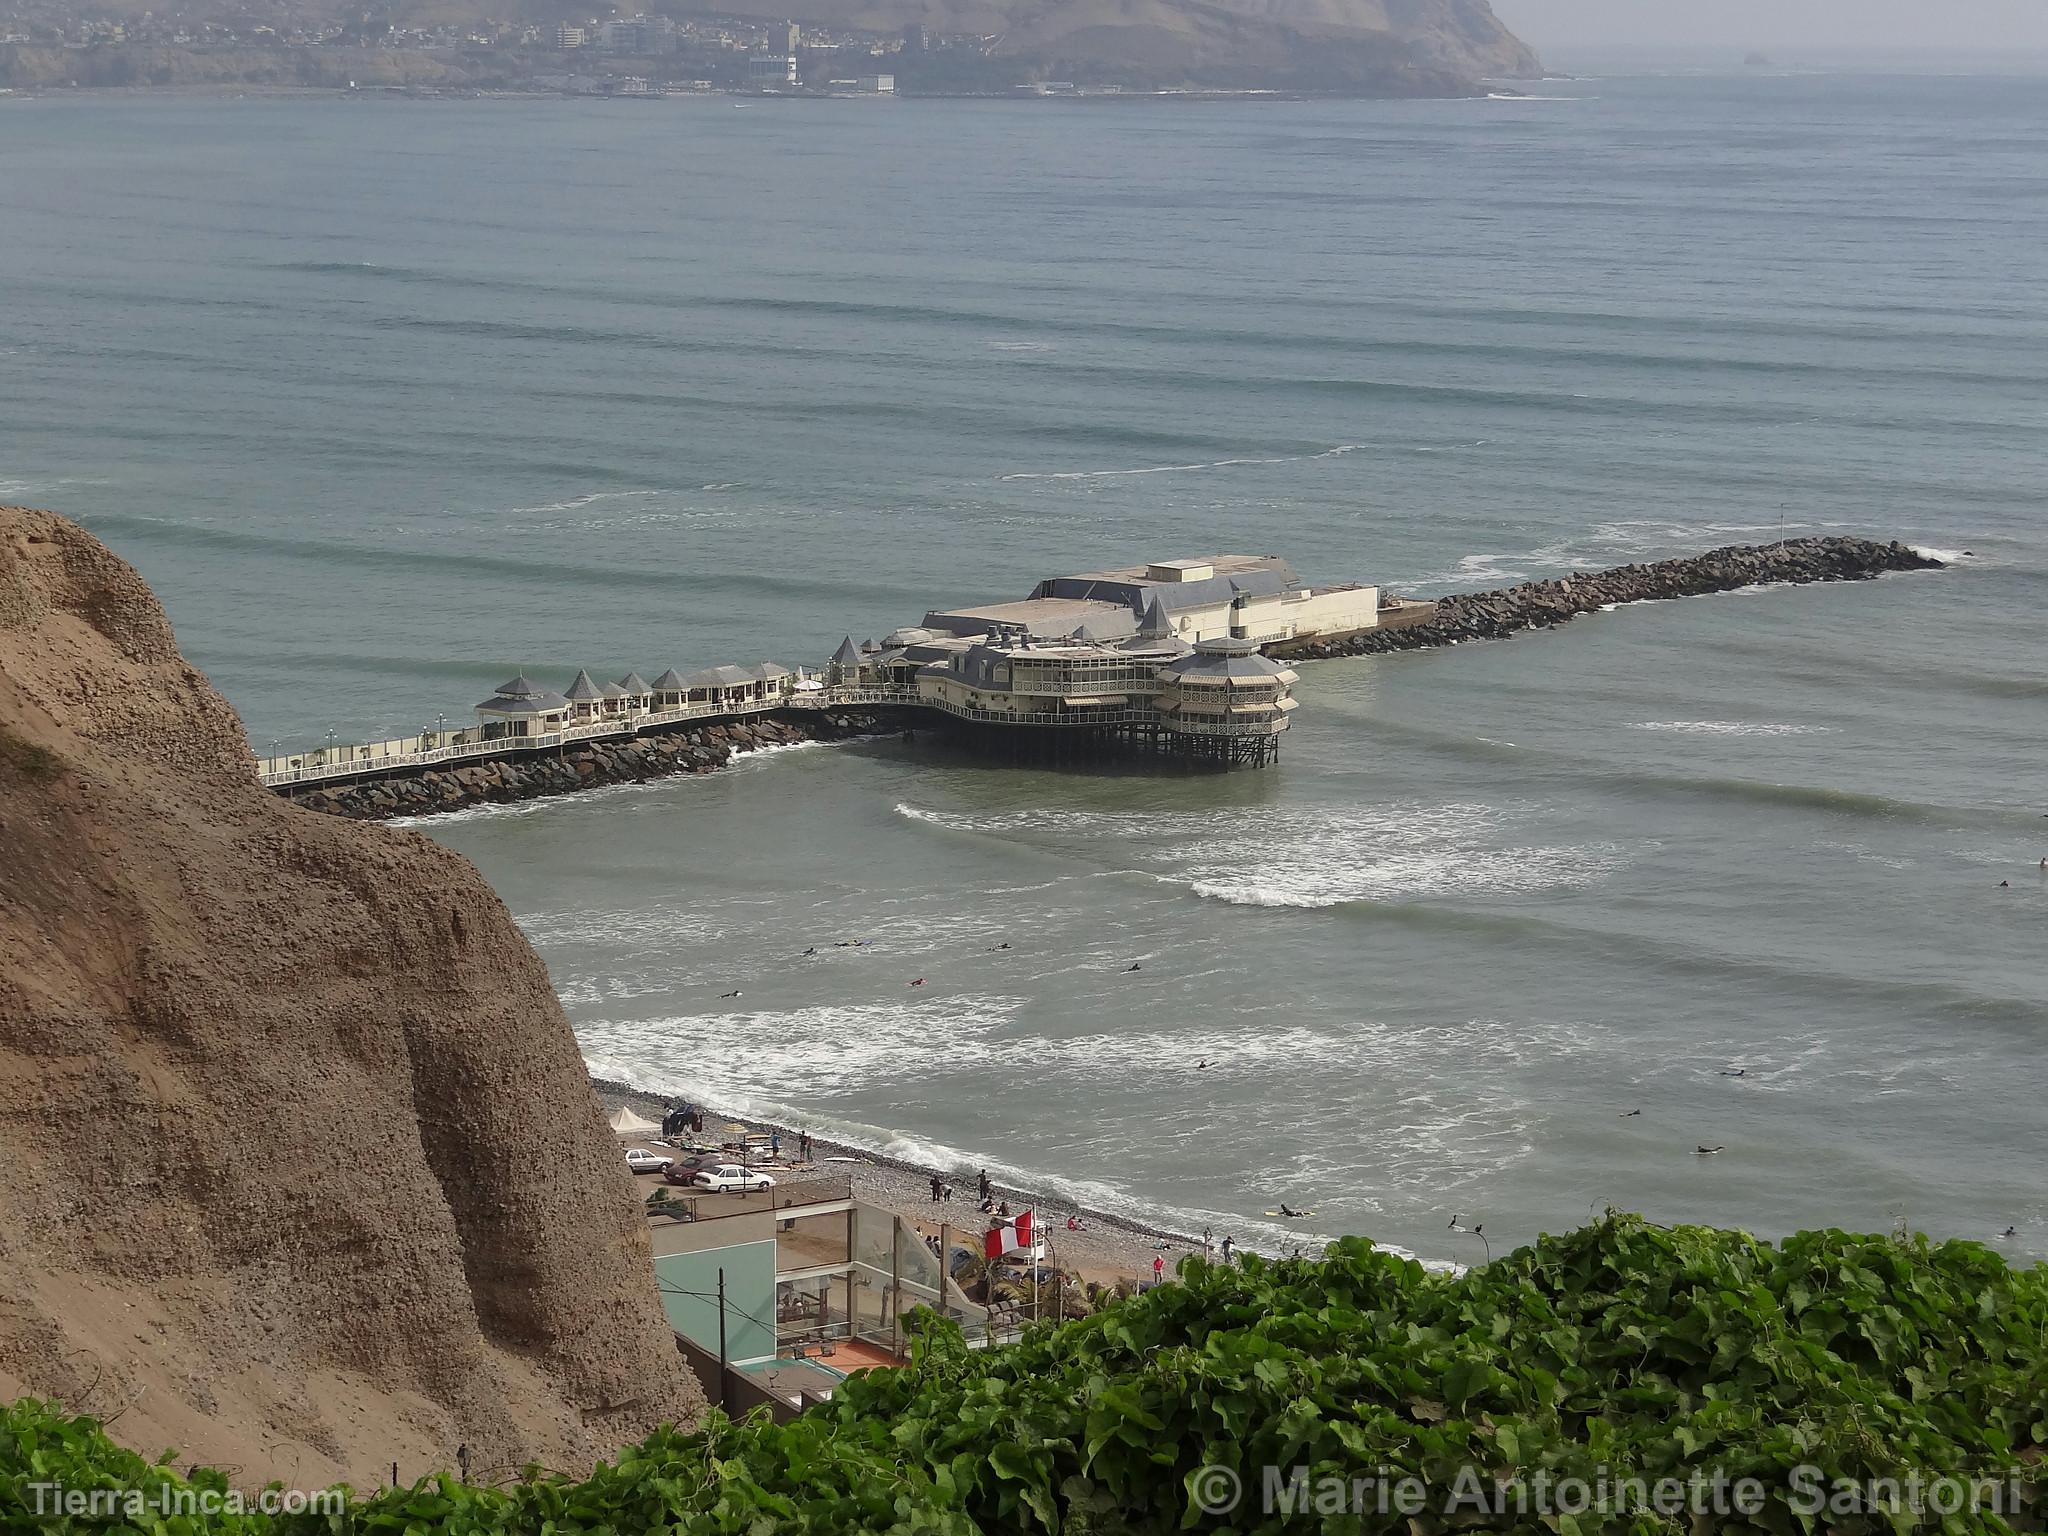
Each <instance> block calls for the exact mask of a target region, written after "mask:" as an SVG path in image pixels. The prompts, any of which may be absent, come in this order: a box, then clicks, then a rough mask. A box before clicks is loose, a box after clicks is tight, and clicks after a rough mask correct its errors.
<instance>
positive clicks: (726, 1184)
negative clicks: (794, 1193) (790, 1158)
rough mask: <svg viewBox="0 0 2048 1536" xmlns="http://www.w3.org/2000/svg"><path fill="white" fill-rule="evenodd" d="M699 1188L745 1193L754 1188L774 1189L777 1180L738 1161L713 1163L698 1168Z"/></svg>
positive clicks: (737, 1193) (738, 1193)
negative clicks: (745, 1166) (743, 1166)
mask: <svg viewBox="0 0 2048 1536" xmlns="http://www.w3.org/2000/svg"><path fill="white" fill-rule="evenodd" d="M697 1187H698V1188H699V1189H717V1190H730V1191H731V1192H732V1193H733V1194H736V1195H743V1194H745V1193H747V1191H749V1190H754V1189H773V1188H774V1187H775V1180H774V1179H773V1178H771V1177H770V1176H769V1175H767V1174H765V1173H763V1172H761V1170H760V1169H758V1168H742V1167H741V1166H740V1165H739V1164H738V1163H712V1164H710V1165H709V1166H708V1167H704V1168H699V1169H698V1170H697Z"/></svg>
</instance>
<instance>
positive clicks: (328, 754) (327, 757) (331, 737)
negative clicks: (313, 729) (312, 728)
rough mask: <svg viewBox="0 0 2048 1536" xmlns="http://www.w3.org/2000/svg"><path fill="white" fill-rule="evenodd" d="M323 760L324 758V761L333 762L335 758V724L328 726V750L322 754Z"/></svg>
mask: <svg viewBox="0 0 2048 1536" xmlns="http://www.w3.org/2000/svg"><path fill="white" fill-rule="evenodd" d="M321 760H322V761H323V762H332V761H333V760H334V727H333V726H329V727H328V728H327V750H326V751H325V752H324V753H323V754H322V757H321Z"/></svg>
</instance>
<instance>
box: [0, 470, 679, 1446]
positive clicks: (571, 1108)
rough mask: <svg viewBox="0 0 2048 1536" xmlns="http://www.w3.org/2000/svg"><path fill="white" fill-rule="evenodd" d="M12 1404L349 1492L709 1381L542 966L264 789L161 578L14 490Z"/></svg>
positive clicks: (1, 1341) (6, 881) (644, 1423)
mask: <svg viewBox="0 0 2048 1536" xmlns="http://www.w3.org/2000/svg"><path fill="white" fill-rule="evenodd" d="M0 1167H4V1168H5V1169H6V1170H7V1176H6V1178H5V1179H4V1180H0V1394H4V1395H6V1396H10V1397H11V1396H17V1395H20V1394H22V1393H35V1394H38V1395H44V1396H56V1397H59V1398H61V1399H62V1400H63V1401H64V1402H66V1403H67V1404H68V1405H70V1406H72V1407H73V1408H75V1409H79V1410H82V1411H91V1412H94V1413H98V1414H100V1415H102V1416H104V1417H107V1418H108V1419H109V1420H110V1423H111V1428H112V1432H113V1433H114V1434H115V1435H116V1437H118V1438H119V1439H121V1440H123V1441H125V1442H127V1443H129V1444H132V1445H134V1446H135V1447H136V1448H137V1449H140V1450H144V1451H150V1452H154V1451H158V1450H161V1449H163V1448H164V1447H165V1446H167V1445H172V1446H176V1447H178V1449H179V1451H180V1453H181V1456H183V1457H186V1458H193V1459H200V1460H205V1461H209V1462H213V1463H215V1464H219V1465H223V1466H231V1467H234V1468H237V1469H238V1470H239V1473H240V1475H241V1476H242V1477H243V1478H244V1479H245V1480H248V1481H252V1482H254V1481H261V1480H263V1479H265V1478H268V1477H273V1476H275V1477H280V1478H283V1479H284V1480H285V1481H286V1482H287V1483H290V1484H292V1485H294V1486H318V1485H320V1484H322V1483H325V1482H327V1481H330V1480H333V1479H335V1478H340V1477H346V1478H349V1479H350V1480H352V1481H354V1482H356V1483H358V1484H359V1485H364V1486H367V1485H369V1484H372V1483H375V1482H378V1481H381V1480H384V1479H387V1478H388V1477H389V1476H390V1468H391V1463H392V1462H393V1461H396V1462H398V1463H399V1468H400V1472H401V1475H402V1476H404V1477H406V1478H407V1479H408V1480H410V1479H411V1478H412V1477H415V1476H417V1475H419V1474H420V1473H421V1472H423V1471H425V1470H427V1469H429V1468H430V1467H438V1466H450V1465H453V1461H454V1454H455V1449H456V1447H457V1445H458V1444H466V1445H467V1446H468V1447H469V1450H470V1453H471V1465H472V1467H473V1468H476V1469H479V1470H482V1469H487V1468H492V1467H501V1468H502V1467H511V1466H516V1465H518V1464H520V1463H523V1462H524V1461H527V1460H529V1459H530V1460H537V1461H540V1462H543V1463H545V1464H547V1465H549V1466H552V1467H558V1468H573V1467H578V1466H581V1465H586V1464H588V1463H589V1462H590V1461H591V1460H593V1459H595V1458H596V1457H598V1456H601V1455H608V1454H610V1453H611V1452H612V1451H614V1450H616V1449H617V1448H618V1447H619V1446H620V1445H622V1444H624V1443H626V1442H627V1441H629V1440H631V1439H634V1438H637V1437H638V1436H640V1435H642V1434H644V1433H645V1432H646V1431H647V1430H648V1429H650V1428H651V1427H653V1426H654V1425H655V1424H657V1423H660V1422H663V1421H671V1420H683V1421H689V1420H692V1419H694V1418H695V1417H696V1415H697V1414H699V1413H700V1412H701V1411H702V1397H701V1394H700V1393H699V1391H698V1389H697V1387H696V1385H695V1382H694V1380H693V1379H692V1378H691V1377H689V1375H688V1374H687V1372H686V1371H685V1369H684V1368H683V1366H682V1363H681V1361H680V1359H679V1357H678V1356H677V1354H676V1352H675V1349H674V1347H673V1343H672V1341H671V1339H670V1335H669V1332H668V1329H667V1327H666V1325H665V1323H664V1321H663V1319H662V1315H661V1310H660V1306H659V1301H658V1297H657V1295H656V1293H655V1290H654V1286H653V1281H652V1266H651V1263H650V1260H649V1256H648V1245H647V1238H646V1234H645V1231H644V1228H643V1226H642V1218H641V1216H640V1214H639V1209H638V1202H637V1200H636V1198H635V1195H634V1191H633V1190H632V1187H631V1181H630V1176H629V1175H628V1174H627V1173H626V1172H625V1170H624V1168H623V1166H622V1164H621V1161H620V1159H619V1156H618V1153H617V1151H616V1148H615V1145H614V1143H613V1141H612V1138H611V1137H610V1135H609V1134H608V1132H607V1131H606V1129H605V1127H604V1125H603V1123H602V1120H601V1118H600V1115H599V1111H598V1107H597V1102H596V1099H595V1098H594V1096H593V1094H592V1092H591V1089H590V1086H589V1083H588V1080H587V1078H586V1076H585V1073H584V1067H583V1062H582V1059H581V1057H580V1056H579V1054H578V1052H577V1049H576V1044H575V1040H574V1038H573V1036H572V1035H571V1032H570V1029H569V1025H568V1021H567V1020H566V1019H565V1018H564V1016H563V1014H562V1011H561V1008H560V1005H559V1004H558V1003H557V1001H556V999H555V996H554V993H553V990H552V989H551V987H550V985H549V983H548V978H547V974H546V971H545V970H544V968H543V967H542V965H541V963H540V960H539V958H538V957H537V956H536V955H535V954H534V953H533V951H532V949H531V948H530V947H529V946H528V945H527V943H526V942H525V940H524V938H523V937H522V936H521V935H520V933H519V931H518V929H517V928H516V927H515V926H514V924H513V922H512V920H511V917H510V915H509V914H508V913H507V912H506V910H505V908H504V906H503V904H502V903H500V902H499V900H498V899H497V897H496V896H495V895H494V894H493V893H492V892H491V890H490V888H489V887H488V886H487V885H486V884H485V883H484V881H483V879H482V878H481V877H480V876H479V875H478V874H477V872H476V871H475V869H474V868H472V867H471V866H470V865H469V863H468V862H467V861H466V860H464V859H462V858H460V857H458V856H457V855H455V854H453V853H450V852H448V851H447V850H445V849H443V848H441V847H439V846H437V845H436V844H434V843H432V842H430V841H428V840H427V839H426V838H424V837H422V836H419V835H418V834H414V833H408V832H399V831H393V830H391V829H388V828H380V827H371V826H363V825H358V824H354V823H350V822H345V821H342V820H339V819H337V818H334V817H329V816H321V815H318V814H316V813H313V812H310V811H303V810H300V809H297V808H295V807H293V806H292V805H290V804H289V803H288V802H285V801H281V800H278V799H276V798H275V797H273V796H272V795H270V794H269V793H267V792H266V791H265V790H263V789H262V788H261V787H260V786H259V785H258V784H257V783H256V780H255V777H254V772H253V768H252V765H251V762H250V756H249V751H248V748H247V745H246V743H245V741H244V739H243V735H242V731H241V727H240V723H239V721H238V720H237V719H236V717H235V714H234V711H233V710H232V709H230V708H229V706H228V705H227V703H226V702H225V701H224V700H223V699H221V697H220V696H219V695H218V694H217V693H215V692H214V691H213V689H212V688H211V687H210V686H209V685H208V683H207V681H206V679H205V678H204V677H203V676H202V675H201V674H200V673H199V672H198V671H197V670H196V669H195V668H193V667H192V666H191V665H190V664H188V663H187V662H186V661H184V659H183V658H182V657H180V656H179V654H178V651H177V647H176V644H175V642H174V640H173V638H172V634H171V630H170V626H169V624H168V623H167V622H166V620H165V618H164V615H163V612H162V609H161V608H160V607H159V606H158V604H157V602H156V600H155V598H154V597H153V596H152V594H151V593H150V591H149V589H148V588H147V586H145V585H144V583H143V582H142V581H141V579H140V578H139V577H137V576H136V574H135V573H134V572H133V571H132V570H130V569H129V568H128V567H127V566H126V565H125V564H123V563H122V562H121V561H119V560H118V559H116V558H115V557H114V556H113V555H112V554H110V553H109V552H108V551H107V550H106V549H105V548H104V547H103V546H102V545H100V544H99V543H98V542H97V541H96V540H94V539H92V538H91V537H90V536H89V535H87V534H85V533H84V532H82V531H81V530H80V529H78V528H77V527H75V526H73V525H72V524H70V523H67V522H65V521H64V520H62V519H61V518H57V517H54V516H51V515H50V514H47V513H41V512H30V511H24V510H21V509H17V508H0Z"/></svg>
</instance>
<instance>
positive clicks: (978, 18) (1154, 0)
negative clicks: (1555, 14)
mask: <svg viewBox="0 0 2048 1536" xmlns="http://www.w3.org/2000/svg"><path fill="white" fill-rule="evenodd" d="M788 3H789V0H713V3H712V4H706V5H704V6H702V7H695V6H678V7H675V9H676V12H677V14H682V13H683V12H684V11H685V10H698V11H699V12H700V13H703V14H708V13H710V11H711V10H712V9H713V4H715V8H716V10H717V11H718V12H719V13H721V14H726V15H755V16H763V17H769V16H781V15H784V14H787V12H786V10H785V9H784V7H786V6H787V5H788ZM796 4H797V6H798V11H797V19H799V20H803V21H809V22H813V23H816V24H820V25H825V26H840V27H847V28H853V29H858V30H862V31H872V32H882V33H893V32H899V31H901V30H903V29H904V28H905V27H908V26H911V25H913V24H922V25H923V26H924V27H925V29H926V30H927V31H928V32H929V33H931V34H932V35H934V36H947V35H962V34H966V35H973V36H981V37H993V38H995V39H996V42H995V43H994V46H993V49H992V52H991V56H990V57H991V59H992V60H993V61H1007V62H1010V63H1013V64H1018V65H1031V64H1038V65H1043V66H1046V67H1047V69H1046V71H1045V73H1048V74H1049V73H1051V72H1052V71H1053V70H1058V71H1060V72H1061V74H1060V77H1061V78H1075V79H1078V80H1080V81H1082V82H1084V83H1086V82H1088V81H1101V82H1106V83H1107V82H1118V83H1129V84H1137V85H1147V84H1151V85H1170V84H1185V85H1194V86H1211V87H1215V88H1219V89H1231V88H1238V89H1248V88H1254V87H1260V86H1264V87H1268V88H1278V89H1301V90H1336V91H1355V92H1361V93H1365V94H1375V95H1380V94H1386V95H1457V94H1469V93H1471V92H1474V91H1476V90H1477V89H1479V87H1480V83H1481V82H1482V81H1483V80H1485V79H1488V78H1498V79H1523V78H1531V77H1534V76H1538V75H1541V74H1542V72H1543V66H1542V62H1541V61H1540V60H1539V59H1538V58H1537V57H1536V54H1535V51H1534V50H1533V49H1531V48H1530V47H1529V45H1528V44H1526V43H1524V42H1523V41H1522V40H1521V39H1520V38H1518V37H1516V36H1515V35H1514V34H1513V33H1512V32H1510V31H1508V29H1507V28H1506V27H1505V26H1504V25H1503V24H1502V23H1501V21H1500V18H1499V17H1497V16H1495V15H1494V13H1493V7H1492V6H1491V5H1490V4H1489V3H1488V0H796ZM899 67H900V68H901V70H902V71H903V72H904V73H905V74H906V75H907V76H908V79H909V81H910V82H911V83H913V84H914V83H915V82H916V81H917V80H918V77H919V75H920V74H921V73H922V72H923V71H922V61H920V60H918V59H916V58H913V57H910V56H907V55H906V56H905V57H903V58H902V59H901V60H900V61H899Z"/></svg>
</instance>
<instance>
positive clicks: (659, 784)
mask: <svg viewBox="0 0 2048 1536" xmlns="http://www.w3.org/2000/svg"><path fill="white" fill-rule="evenodd" d="M826 745H828V743H826V742H821V741H784V742H776V743H773V744H771V745H769V746H765V747H748V748H745V749H743V750H739V751H735V752H734V753H733V754H732V756H731V758H730V759H728V760H727V762H726V765H725V767H724V768H723V769H721V770H720V771H721V772H723V773H736V772H738V771H739V770H741V769H743V768H745V769H756V768H765V767H766V766H768V760H772V759H774V758H777V757H780V756H782V755H783V754H784V753H787V752H797V751H801V750H802V749H803V748H805V747H821V746H826ZM757 759H759V760H760V761H757ZM697 777H698V776H697V775H695V774H687V773H677V774H667V775H664V776H663V777H661V778H658V779H642V780H639V781H638V782H635V783H631V784H604V785H600V786H598V787H597V788H595V789H574V790H568V791H565V792H563V793H561V794H549V795H536V796H535V797H534V798H533V799H531V800H507V801H502V802H492V801H487V802H485V803H484V804H482V805H466V806H464V807H463V808H462V809H461V810H459V811H436V812H434V813H433V814H431V815H427V816H394V817H392V818H391V820H390V822H389V825H391V826H394V827H428V826H448V825H451V824H454V825H460V824H461V823H463V822H473V821H496V820H501V819H503V818H505V817H511V816H538V815H541V814H542V813H544V812H547V811H558V810H562V809H564V808H569V807H576V806H586V807H587V806H590V805H592V804H595V803H598V802H601V801H603V800H606V799H608V798H616V797H619V796H624V795H644V794H650V793H653V792H655V791H657V790H664V789H671V790H672V789H676V788H679V787H681V786H683V785H686V784H691V783H695V782H696V781H697Z"/></svg>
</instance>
